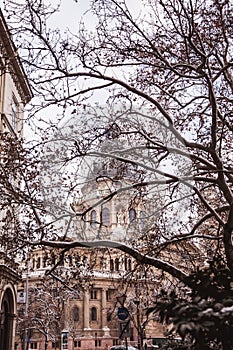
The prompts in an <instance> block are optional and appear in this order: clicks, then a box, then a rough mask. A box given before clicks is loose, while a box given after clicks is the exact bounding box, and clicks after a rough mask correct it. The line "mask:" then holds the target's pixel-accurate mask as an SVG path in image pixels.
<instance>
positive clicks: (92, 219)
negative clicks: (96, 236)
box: [91, 210, 96, 227]
mask: <svg viewBox="0 0 233 350" xmlns="http://www.w3.org/2000/svg"><path fill="white" fill-rule="evenodd" d="M91 227H96V211H95V210H92V211H91Z"/></svg>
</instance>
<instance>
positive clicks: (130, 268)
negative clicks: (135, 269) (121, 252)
mask: <svg viewBox="0 0 233 350" xmlns="http://www.w3.org/2000/svg"><path fill="white" fill-rule="evenodd" d="M128 270H129V271H131V270H132V263H131V260H130V259H129V260H128Z"/></svg>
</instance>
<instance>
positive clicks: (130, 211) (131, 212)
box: [129, 208, 136, 222]
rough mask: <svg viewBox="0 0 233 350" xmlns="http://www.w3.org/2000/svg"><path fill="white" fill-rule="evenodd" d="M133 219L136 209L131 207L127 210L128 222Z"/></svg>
mask: <svg viewBox="0 0 233 350" xmlns="http://www.w3.org/2000/svg"><path fill="white" fill-rule="evenodd" d="M135 219H136V211H135V210H134V209H133V208H131V209H130V210H129V222H132V221H134V220H135Z"/></svg>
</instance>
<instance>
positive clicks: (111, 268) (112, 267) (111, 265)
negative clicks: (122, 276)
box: [110, 259, 114, 271]
mask: <svg viewBox="0 0 233 350" xmlns="http://www.w3.org/2000/svg"><path fill="white" fill-rule="evenodd" d="M110 271H114V261H113V259H110Z"/></svg>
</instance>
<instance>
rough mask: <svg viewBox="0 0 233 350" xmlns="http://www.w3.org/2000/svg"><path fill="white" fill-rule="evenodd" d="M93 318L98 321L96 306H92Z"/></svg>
mask: <svg viewBox="0 0 233 350" xmlns="http://www.w3.org/2000/svg"><path fill="white" fill-rule="evenodd" d="M91 320H92V321H97V309H96V307H95V306H93V307H92V308H91Z"/></svg>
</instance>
